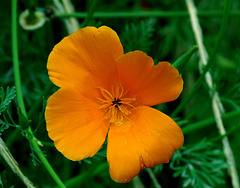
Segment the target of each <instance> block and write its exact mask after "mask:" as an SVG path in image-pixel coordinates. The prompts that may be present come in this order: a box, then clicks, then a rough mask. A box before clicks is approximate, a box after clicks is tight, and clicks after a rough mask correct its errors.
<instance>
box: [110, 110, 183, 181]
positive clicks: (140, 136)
mask: <svg viewBox="0 0 240 188" xmlns="http://www.w3.org/2000/svg"><path fill="white" fill-rule="evenodd" d="M131 118H132V120H131V121H129V122H126V124H125V125H120V126H118V125H115V124H112V125H111V127H110V130H109V133H108V146H107V149H108V150H107V159H108V163H109V171H110V175H111V177H112V179H113V180H114V181H116V182H122V183H123V182H128V181H130V180H131V179H132V178H133V177H135V176H136V175H137V174H138V173H139V171H140V170H141V169H143V168H145V167H146V168H151V167H153V166H155V165H159V164H162V163H168V162H169V159H170V158H171V157H172V155H173V152H174V151H176V150H178V149H179V148H181V147H182V145H183V141H184V138H183V133H182V131H181V129H180V128H179V127H178V126H177V124H176V123H175V122H174V121H173V120H172V119H171V118H170V117H168V116H167V115H165V114H163V113H162V112H160V111H158V110H156V109H154V108H151V107H145V106H141V107H137V108H136V109H135V113H134V115H133V116H132V117H131Z"/></svg>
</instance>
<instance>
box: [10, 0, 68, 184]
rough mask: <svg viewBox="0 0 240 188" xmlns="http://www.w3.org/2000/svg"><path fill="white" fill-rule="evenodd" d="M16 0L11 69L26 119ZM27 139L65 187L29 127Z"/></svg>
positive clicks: (15, 3)
mask: <svg viewBox="0 0 240 188" xmlns="http://www.w3.org/2000/svg"><path fill="white" fill-rule="evenodd" d="M17 23H18V22H17V0H12V22H11V24H12V54H13V70H14V81H15V85H16V92H17V101H18V105H19V106H20V110H21V112H22V114H23V116H25V117H26V119H28V116H27V112H26V108H25V104H24V101H23V95H22V87H21V76H20V67H19V56H18V38H17V34H18V30H17ZM26 134H27V137H26V138H27V139H28V141H29V143H30V144H31V145H32V146H33V148H34V149H35V150H36V151H37V155H38V157H39V158H40V160H41V161H42V163H43V165H44V166H45V168H46V169H47V171H48V172H49V174H50V175H51V176H52V178H53V179H54V180H55V182H56V183H57V184H58V186H59V187H61V188H65V187H66V186H65V185H64V184H63V183H62V181H61V180H60V178H59V177H58V176H57V174H56V172H55V171H54V170H53V168H52V167H51V165H50V164H49V162H48V161H47V159H46V158H45V156H44V154H43V153H42V151H41V149H40V148H39V146H38V143H37V139H36V138H35V137H34V135H33V132H32V130H31V127H28V128H27V129H26Z"/></svg>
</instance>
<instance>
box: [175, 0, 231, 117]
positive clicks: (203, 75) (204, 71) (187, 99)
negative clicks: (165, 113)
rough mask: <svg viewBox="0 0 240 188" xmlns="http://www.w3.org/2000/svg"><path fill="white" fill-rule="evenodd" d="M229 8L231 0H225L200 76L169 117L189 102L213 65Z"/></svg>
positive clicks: (226, 21) (225, 26)
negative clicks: (210, 50)
mask: <svg viewBox="0 0 240 188" xmlns="http://www.w3.org/2000/svg"><path fill="white" fill-rule="evenodd" d="M230 8H231V0H226V1H225V5H224V11H223V19H222V24H221V28H220V31H219V34H218V38H217V42H216V44H215V46H214V49H213V52H212V54H211V56H210V58H209V59H208V62H207V65H206V66H205V67H204V69H203V72H202V74H201V76H200V77H199V78H198V80H197V81H196V82H195V84H194V86H193V88H192V90H191V91H190V93H189V94H188V96H187V97H186V98H185V99H184V100H183V101H182V102H181V103H180V104H179V105H178V107H177V108H176V109H175V110H174V111H173V112H172V114H171V117H174V116H176V115H177V114H178V113H179V112H180V111H181V110H182V109H183V108H184V107H185V106H186V104H188V102H190V100H191V99H192V98H193V96H194V94H195V93H196V91H198V90H199V88H200V86H201V85H202V83H203V81H204V78H205V74H206V73H207V72H208V71H209V69H210V68H211V66H212V65H213V62H214V58H215V55H216V52H217V50H218V48H219V44H220V42H221V41H222V39H223V35H224V33H225V31H226V28H227V24H228V17H229V12H230Z"/></svg>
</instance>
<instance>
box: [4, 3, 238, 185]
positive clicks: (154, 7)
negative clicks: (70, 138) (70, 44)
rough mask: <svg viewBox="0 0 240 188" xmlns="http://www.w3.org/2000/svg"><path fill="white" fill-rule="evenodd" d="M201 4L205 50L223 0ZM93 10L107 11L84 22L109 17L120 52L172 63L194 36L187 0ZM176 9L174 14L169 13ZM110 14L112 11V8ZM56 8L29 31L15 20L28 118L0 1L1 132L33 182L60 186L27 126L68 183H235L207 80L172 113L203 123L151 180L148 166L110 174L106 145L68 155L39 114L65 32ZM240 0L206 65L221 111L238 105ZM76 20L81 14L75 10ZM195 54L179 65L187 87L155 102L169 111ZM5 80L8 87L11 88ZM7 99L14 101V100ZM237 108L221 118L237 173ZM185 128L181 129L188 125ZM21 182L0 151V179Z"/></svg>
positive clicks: (195, 72)
mask: <svg viewBox="0 0 240 188" xmlns="http://www.w3.org/2000/svg"><path fill="white" fill-rule="evenodd" d="M72 2H73V4H74V7H75V9H76V11H77V12H87V11H88V10H89V8H90V6H91V4H92V1H91V0H87V1H80V0H73V1H72ZM195 4H196V8H197V10H198V11H199V21H200V24H201V27H202V29H203V41H204V44H205V46H206V48H207V51H208V53H209V54H211V53H212V51H213V47H214V45H215V43H216V40H217V35H218V33H219V29H220V27H221V18H222V15H221V14H220V13H221V12H222V11H223V9H224V1H216V0H215V1H214V0H211V1H209V0H201V1H195ZM53 5H54V4H53V1H51V0H43V1H37V0H32V1H24V0H19V1H18V7H17V11H18V15H19V13H21V12H22V11H24V10H25V9H27V8H30V7H41V8H42V10H45V11H47V10H49V8H51V7H54V6H53ZM94 11H95V13H97V12H104V13H107V12H109V16H108V17H106V16H105V17H103V16H102V17H101V16H99V17H97V18H95V17H94V18H92V19H91V20H90V22H89V23H88V25H93V26H96V27H98V26H100V25H107V26H109V27H111V28H112V29H114V30H115V31H116V32H117V33H118V35H119V37H120V39H121V42H122V44H123V47H124V49H125V53H126V52H128V51H133V50H142V51H144V52H146V53H147V54H148V55H149V56H151V57H153V59H154V61H155V62H156V63H157V62H159V61H169V62H171V63H173V62H174V61H176V60H177V59H178V58H179V57H180V56H181V55H182V54H184V53H186V52H187V51H189V50H190V49H191V48H192V47H193V46H194V45H196V41H195V38H194V33H193V31H192V27H191V23H190V19H189V15H188V12H187V7H186V4H185V2H184V1H176V0H173V1H170V0H163V1H160V0H144V1H143V0H135V1H134V0H121V1H120V0H119V1H110V0H102V1H98V4H97V6H96V7H95V9H94ZM119 11H121V12H125V13H124V15H125V16H124V17H114V13H117V12H119ZM142 11H150V12H153V11H167V12H170V13H172V14H169V15H167V14H166V15H163V16H161V17H154V16H141V17H134V16H128V14H130V13H133V12H137V13H138V12H139V13H141V12H142ZM174 13H175V15H174ZM111 14H112V15H111ZM62 19H63V18H62V17H61V16H56V15H54V14H53V15H52V16H51V17H49V19H48V21H47V22H46V24H45V25H44V26H43V27H41V28H39V29H37V30H33V31H26V30H24V29H23V28H21V27H20V26H19V25H18V48H19V63H20V70H21V83H22V92H23V98H24V102H25V105H26V110H27V113H28V120H26V119H24V118H23V115H22V114H21V112H19V107H18V103H17V99H16V98H14V97H15V87H14V85H15V83H14V71H13V60H12V55H13V54H12V44H11V1H8V0H3V1H1V2H0V20H1V22H0V87H1V90H0V91H1V95H0V99H1V106H0V136H1V138H2V139H3V140H4V141H5V143H6V144H7V146H8V148H9V150H10V152H11V153H12V155H13V156H14V158H15V159H16V161H17V162H18V164H19V167H20V168H21V170H22V171H23V173H24V174H25V175H26V176H27V177H28V178H29V179H30V180H31V181H32V182H33V184H34V185H35V186H36V187H57V185H56V183H55V182H54V180H53V179H52V177H51V176H50V175H49V174H48V171H47V170H46V168H45V167H44V165H43V164H42V162H41V160H39V158H38V156H37V152H38V151H36V150H35V149H34V148H33V147H32V145H31V144H29V142H28V140H27V139H26V138H27V136H28V135H26V129H27V127H28V126H31V128H32V130H33V132H34V135H35V137H36V138H37V139H38V140H39V141H41V143H42V144H43V146H42V147H41V149H42V151H43V152H44V154H45V156H46V158H47V159H48V161H49V162H50V164H51V165H52V167H53V168H54V170H55V171H56V173H57V174H58V175H59V177H60V179H61V180H62V181H63V182H64V183H66V185H67V187H130V188H131V187H139V186H138V183H139V182H142V185H143V186H144V187H157V186H158V185H161V186H162V187H220V188H221V187H232V184H231V179H230V177H229V174H228V168H229V167H228V165H227V163H226V159H225V156H224V153H223V147H222V142H221V138H219V133H218V129H217V127H216V124H215V123H214V121H210V123H206V122H205V123H204V121H205V120H209V118H210V120H212V119H213V117H214V114H213V111H212V105H211V97H210V95H209V92H210V91H209V88H208V86H207V84H206V83H205V82H203V84H202V85H201V87H200V89H199V90H198V92H197V93H195V95H194V97H193V98H192V99H191V101H190V102H189V103H188V104H187V105H186V106H185V107H184V109H182V111H181V112H180V113H179V114H178V115H177V117H174V119H175V120H176V122H177V123H178V124H179V125H180V126H181V127H182V128H183V130H184V128H186V127H188V126H191V125H193V124H195V123H199V122H200V123H201V122H203V124H204V125H205V126H202V127H201V128H200V129H196V130H192V131H189V132H187V131H186V134H185V144H184V147H183V148H182V149H181V150H179V151H177V152H175V154H174V156H173V158H172V159H171V161H170V163H169V164H164V165H160V166H157V167H154V168H153V169H152V170H153V173H154V176H155V178H156V179H157V181H158V184H156V183H154V181H153V179H152V178H151V176H150V173H149V172H148V171H146V170H143V171H142V172H141V173H140V174H139V178H140V179H138V180H133V181H131V182H129V183H127V184H118V183H115V182H113V181H112V180H111V179H110V177H109V172H108V164H107V162H106V158H105V152H106V150H105V147H103V148H102V149H101V150H100V152H99V153H98V154H97V155H96V156H95V157H93V158H90V159H86V160H84V161H82V162H72V161H70V160H68V159H66V158H65V157H64V156H63V155H62V154H61V153H59V152H58V151H57V150H56V148H55V147H54V146H53V143H52V141H51V140H50V139H49V137H48V134H47V131H46V126H45V119H44V109H45V105H46V100H47V99H48V97H49V96H50V95H51V94H53V93H54V92H55V91H56V90H57V88H56V87H55V86H54V85H53V84H52V83H51V82H50V80H49V78H48V74H47V69H46V64H47V58H48V55H49V53H50V52H51V50H52V48H53V47H54V45H55V44H56V43H58V42H59V41H60V40H61V39H62V38H63V37H65V36H67V35H68V33H67V30H66V28H65V26H64V23H63V21H62ZM239 20H240V1H238V0H233V1H232V6H231V12H230V18H229V23H228V27H227V31H226V33H225V34H224V38H223V40H222V41H221V43H220V46H219V50H218V51H217V54H216V56H215V58H214V64H213V66H212V67H211V70H210V72H211V74H212V76H213V80H214V83H215V88H216V89H215V90H216V91H218V93H219V96H220V99H221V102H222V104H223V107H224V109H225V112H226V113H231V112H239V111H240V47H239V44H240V35H239V30H240V22H239ZM78 21H79V23H80V24H81V23H82V22H83V21H84V18H78ZM198 62H199V54H198V52H196V53H195V54H194V55H193V56H192V58H191V59H190V61H189V63H188V64H187V65H186V66H185V67H184V70H183V71H182V77H183V79H184V91H183V93H182V94H181V96H180V98H179V99H178V100H176V101H174V102H170V103H167V104H161V105H158V106H156V108H157V109H159V110H161V111H163V112H164V113H166V114H168V115H170V114H171V113H172V111H173V110H174V109H176V107H177V106H178V105H179V104H180V103H181V101H182V100H183V99H184V98H186V97H187V96H188V93H189V91H190V90H191V88H192V87H193V85H194V83H195V82H196V80H197V79H198V77H199V76H200V72H199V65H198ZM8 87H9V88H8ZM11 101H12V102H11ZM239 124H240V118H239V115H238V116H237V117H236V116H235V117H233V118H225V120H224V125H225V128H226V130H227V132H228V133H229V134H228V139H229V141H230V145H231V148H232V151H233V153H234V157H235V162H236V168H237V171H238V174H240V162H239V161H240V160H239V159H240V150H239V143H240V137H239V134H238V132H239V130H240V128H239ZM185 130H186V129H185ZM11 186H12V187H13V186H14V187H25V185H24V184H23V183H22V181H21V180H20V179H19V178H18V176H17V175H16V174H15V173H13V172H12V170H11V168H10V167H9V166H8V164H7V163H6V162H5V160H4V159H3V158H2V157H1V156H0V187H4V188H5V187H11Z"/></svg>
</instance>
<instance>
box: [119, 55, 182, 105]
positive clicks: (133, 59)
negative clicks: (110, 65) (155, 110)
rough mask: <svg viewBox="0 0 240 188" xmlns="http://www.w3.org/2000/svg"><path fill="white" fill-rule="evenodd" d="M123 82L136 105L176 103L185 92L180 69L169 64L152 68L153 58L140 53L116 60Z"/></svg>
mask: <svg viewBox="0 0 240 188" xmlns="http://www.w3.org/2000/svg"><path fill="white" fill-rule="evenodd" d="M117 67H118V73H119V77H120V78H119V79H120V82H121V84H122V86H123V88H124V90H127V91H128V93H127V95H129V96H130V97H136V101H137V102H138V104H137V105H147V106H153V105H156V104H160V103H163V102H168V101H172V100H175V99H176V98H177V97H178V96H179V95H180V93H181V91H182V88H183V80H182V78H181V77H180V76H179V73H178V71H177V69H175V68H174V67H173V66H171V64H169V63H167V62H160V63H159V64H158V65H157V66H154V65H153V60H152V58H151V57H149V56H147V55H146V54H145V53H143V52H141V51H134V52H129V53H127V54H125V55H122V56H121V57H119V59H118V60H117Z"/></svg>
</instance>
